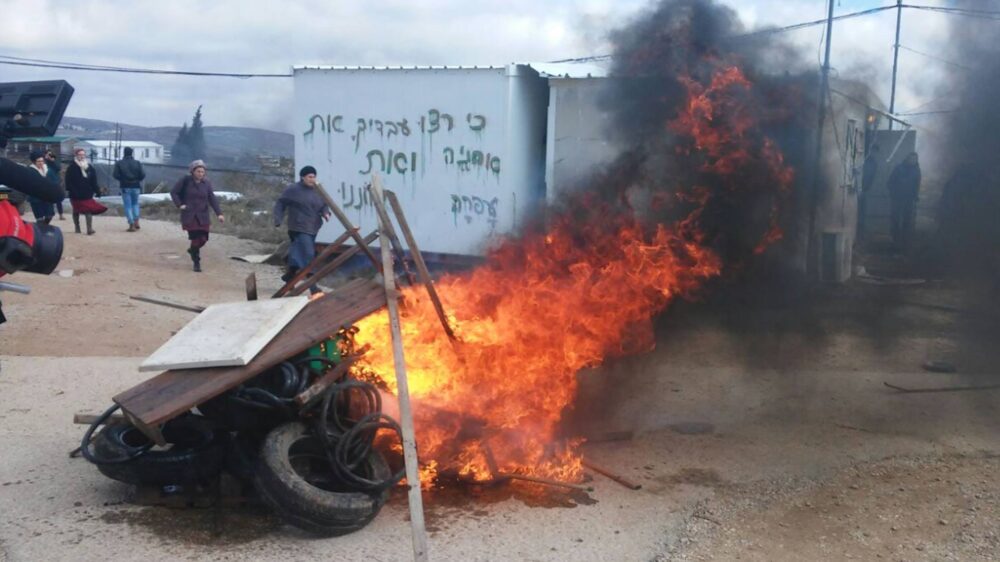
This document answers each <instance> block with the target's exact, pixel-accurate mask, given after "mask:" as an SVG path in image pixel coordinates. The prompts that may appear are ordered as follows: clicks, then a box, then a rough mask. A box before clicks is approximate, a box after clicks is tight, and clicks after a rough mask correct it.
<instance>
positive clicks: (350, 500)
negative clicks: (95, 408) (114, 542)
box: [82, 360, 402, 536]
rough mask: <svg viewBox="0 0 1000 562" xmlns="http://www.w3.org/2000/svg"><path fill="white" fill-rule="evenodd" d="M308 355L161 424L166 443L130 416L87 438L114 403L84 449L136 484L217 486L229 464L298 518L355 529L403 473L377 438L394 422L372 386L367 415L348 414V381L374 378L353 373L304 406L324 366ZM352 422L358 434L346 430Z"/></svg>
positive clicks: (296, 521)
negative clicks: (316, 404)
mask: <svg viewBox="0 0 1000 562" xmlns="http://www.w3.org/2000/svg"><path fill="white" fill-rule="evenodd" d="M310 364H312V365H315V361H314V360H313V361H309V362H306V361H300V362H298V363H291V362H288V363H282V364H281V365H279V366H278V367H276V368H274V369H271V370H270V371H268V372H265V373H262V374H261V375H259V376H257V377H255V378H254V379H252V380H251V381H249V382H247V383H245V384H244V385H242V386H240V387H239V388H237V389H234V390H231V391H229V392H227V393H225V394H223V395H221V396H219V397H217V398H214V399H212V400H210V401H208V402H206V403H204V404H202V405H200V406H199V407H198V413H193V412H189V413H186V414H183V415H181V416H178V417H175V418H173V419H172V420H170V421H168V422H167V423H165V424H164V425H163V426H162V427H161V433H162V435H163V438H164V440H165V441H166V442H167V446H166V447H157V446H154V444H153V443H152V442H151V441H150V440H149V439H148V438H147V437H146V436H145V434H143V433H142V432H141V431H139V430H138V429H136V428H135V427H133V426H132V425H129V424H127V423H114V424H108V425H104V426H103V428H102V429H101V430H100V432H99V433H97V436H96V437H94V438H93V443H92V445H91V446H87V444H88V443H89V442H90V441H91V436H92V435H93V433H94V431H95V430H96V428H97V427H98V426H100V425H101V424H102V423H103V422H104V421H105V420H107V419H109V418H110V416H111V413H112V412H113V411H114V410H115V409H116V408H112V409H110V410H108V411H107V412H106V413H105V415H104V416H102V417H103V418H104V420H100V421H99V422H98V423H95V424H94V425H92V426H91V428H90V429H89V430H88V432H87V434H86V435H85V436H84V441H83V445H84V446H83V448H82V451H83V453H84V456H85V457H86V458H87V459H88V460H90V461H91V462H93V463H94V464H96V465H97V468H98V470H100V471H101V473H102V474H104V475H105V476H107V477H109V478H112V479H114V480H118V481H120V482H125V483H128V484H135V485H151V486H161V487H162V486H186V487H198V486H210V485H211V484H212V483H213V482H217V479H218V478H219V476H220V474H221V473H222V472H223V471H226V472H228V473H229V474H230V475H232V476H233V477H234V478H236V479H237V480H239V481H241V482H242V483H244V484H245V485H246V486H247V487H251V486H252V488H253V489H254V490H256V492H257V494H258V495H259V497H260V498H261V499H262V500H263V501H264V502H265V503H266V504H267V505H269V506H270V507H271V508H273V509H274V511H275V512H276V513H277V514H278V515H279V516H280V517H281V518H282V519H283V520H284V521H286V522H287V523H289V524H291V525H294V526H296V527H299V528H301V529H304V530H306V531H308V532H311V533H315V534H317V535H322V536H337V535H343V534H346V533H350V532H353V531H356V530H358V529H361V528H362V527H364V526H365V525H367V524H368V523H369V522H371V520H372V519H374V518H375V516H376V515H377V514H378V512H379V510H380V509H381V508H382V506H383V505H384V504H385V502H386V499H387V498H388V493H389V488H390V487H391V486H392V485H394V484H395V483H396V482H398V481H399V479H400V478H401V476H402V475H401V473H400V474H395V475H394V474H392V473H391V471H390V469H389V467H388V465H387V463H386V461H385V458H384V456H383V455H382V454H381V452H380V451H379V450H377V449H376V448H375V446H374V437H375V433H376V432H377V431H378V429H380V428H390V427H391V426H392V424H387V423H386V422H385V421H384V419H388V418H385V416H384V415H383V414H381V413H380V412H372V411H371V410H372V409H373V408H379V409H380V408H381V400H380V397H378V398H377V399H371V398H370V397H371V396H372V394H371V393H372V392H374V393H375V396H377V392H378V391H377V390H374V388H373V387H372V388H371V389H366V390H367V391H368V394H366V395H364V396H365V397H366V400H365V403H364V404H363V405H362V408H361V410H362V411H361V414H360V416H359V417H358V418H355V419H351V418H349V417H348V416H347V415H346V412H348V411H354V410H356V408H354V407H353V406H352V405H351V400H352V393H351V392H349V391H348V392H344V389H351V388H356V387H358V386H364V385H366V384H367V383H360V382H358V381H353V380H346V381H341V383H340V384H337V385H334V386H332V387H331V388H330V389H329V390H328V392H327V394H326V395H325V396H324V399H323V401H322V402H321V405H322V408H311V409H310V410H311V411H300V410H298V409H297V408H296V406H295V402H294V400H293V399H294V397H295V396H296V395H298V394H299V393H300V392H301V391H302V390H303V389H305V388H306V387H307V386H308V385H309V384H311V383H312V382H313V381H314V380H315V379H316V378H317V377H319V376H321V375H322V370H320V369H314V368H311V367H309V366H308V365H310ZM330 366H332V364H330V363H329V362H327V364H326V367H330ZM368 386H370V385H368ZM355 394H356V393H355ZM338 404H339V407H338ZM316 410H318V411H316ZM338 412H340V413H339V415H338ZM331 416H333V417H335V418H336V419H332V418H331ZM383 418H384V419H383ZM372 420H375V423H373V422H372ZM390 421H391V420H390ZM306 422H309V423H306ZM345 431H349V432H350V433H351V440H350V443H347V442H345V441H343V439H342V438H343V436H344V434H345ZM359 436H360V437H359ZM338 445H348V446H347V447H345V446H340V447H338ZM91 447H92V449H91ZM345 450H346V452H345ZM338 453H339V454H340V455H341V456H337V455H338Z"/></svg>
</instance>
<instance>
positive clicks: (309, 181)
mask: <svg viewBox="0 0 1000 562" xmlns="http://www.w3.org/2000/svg"><path fill="white" fill-rule="evenodd" d="M320 189H322V188H321V187H319V185H318V184H317V183H316V168H313V167H312V166H304V167H303V168H302V169H301V170H299V181H298V182H296V183H292V184H289V185H288V187H286V188H285V191H284V192H282V194H281V197H279V198H278V200H277V201H276V202H275V203H274V226H275V228H277V227H279V226H281V221H282V220H283V219H284V217H285V211H287V212H288V220H287V225H288V238H289V240H290V241H291V243H290V244H289V246H288V270H287V272H286V273H285V275H283V276H282V277H281V279H282V280H283V281H286V282H287V281H288V280H290V279H291V278H292V277H294V276H295V273H296V272H298V271H299V270H300V269H302V268H303V267H305V266H306V264H308V263H309V262H311V261H312V260H313V258H315V257H316V233H317V232H319V228H320V227H321V226H323V221H325V220H329V219H330V209H329V208H328V207H327V206H326V200H325V199H324V198H323V196H322V195H320V194H319V191H318V190H320ZM310 290H311V291H312V292H316V291H318V289H316V287H311V288H310Z"/></svg>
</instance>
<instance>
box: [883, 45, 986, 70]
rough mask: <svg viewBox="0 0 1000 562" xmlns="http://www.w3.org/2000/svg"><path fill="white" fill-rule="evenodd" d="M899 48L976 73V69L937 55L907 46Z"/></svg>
mask: <svg viewBox="0 0 1000 562" xmlns="http://www.w3.org/2000/svg"><path fill="white" fill-rule="evenodd" d="M899 48H900V49H903V50H904V51H910V52H911V53H915V54H918V55H920V56H924V57H927V58H929V59H932V60H936V61H938V62H942V63H944V64H947V65H951V66H954V67H956V68H961V69H962V70H968V71H969V72H975V69H974V68H971V67H968V66H965V65H963V64H959V63H957V62H954V61H950V60H948V59H944V58H941V57H939V56H937V55H932V54H930V53H925V52H923V51H918V50H916V49H913V48H910V47H907V46H906V45H900V46H899Z"/></svg>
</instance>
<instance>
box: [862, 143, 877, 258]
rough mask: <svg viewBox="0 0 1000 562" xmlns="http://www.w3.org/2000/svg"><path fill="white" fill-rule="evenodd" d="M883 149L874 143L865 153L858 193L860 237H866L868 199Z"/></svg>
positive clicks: (873, 185)
mask: <svg viewBox="0 0 1000 562" xmlns="http://www.w3.org/2000/svg"><path fill="white" fill-rule="evenodd" d="M880 152H881V149H880V148H879V146H878V145H877V144H873V145H872V147H871V149H870V150H869V151H868V153H867V154H865V163H864V164H863V165H862V166H861V193H859V194H858V239H859V240H864V238H865V219H867V218H868V199H869V197H871V190H872V188H873V187H875V176H877V175H878V165H879V157H880V156H881V154H880Z"/></svg>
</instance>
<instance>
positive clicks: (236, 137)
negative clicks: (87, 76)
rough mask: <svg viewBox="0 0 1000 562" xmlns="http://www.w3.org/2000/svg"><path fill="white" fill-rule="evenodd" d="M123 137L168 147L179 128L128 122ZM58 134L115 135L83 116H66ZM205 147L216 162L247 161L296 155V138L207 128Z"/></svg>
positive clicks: (258, 131) (108, 123) (250, 130)
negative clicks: (141, 125) (147, 125)
mask: <svg viewBox="0 0 1000 562" xmlns="http://www.w3.org/2000/svg"><path fill="white" fill-rule="evenodd" d="M117 125H118V127H119V128H121V131H122V139H123V140H142V141H153V142H157V143H160V144H162V145H163V146H165V147H166V148H167V149H168V150H169V149H170V147H172V146H173V144H174V141H175V140H177V132H178V131H180V127H140V126H138V125H129V124H127V123H118V124H117ZM57 134H59V135H71V136H79V137H83V138H88V139H113V138H115V123H113V122H111V121H101V120H99V119H84V118H82V117H63V120H62V123H61V124H60V128H59V132H58V133H57ZM205 146H206V148H207V150H208V158H209V159H211V160H213V161H215V163H216V165H223V164H233V163H237V162H241V161H242V162H247V161H249V160H252V159H253V157H255V156H283V157H286V158H291V157H292V156H294V154H293V152H294V149H295V140H294V137H293V136H292V135H291V134H290V133H279V132H277V131H268V130H266V129H254V128H251V127H209V126H206V127H205Z"/></svg>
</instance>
